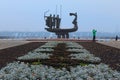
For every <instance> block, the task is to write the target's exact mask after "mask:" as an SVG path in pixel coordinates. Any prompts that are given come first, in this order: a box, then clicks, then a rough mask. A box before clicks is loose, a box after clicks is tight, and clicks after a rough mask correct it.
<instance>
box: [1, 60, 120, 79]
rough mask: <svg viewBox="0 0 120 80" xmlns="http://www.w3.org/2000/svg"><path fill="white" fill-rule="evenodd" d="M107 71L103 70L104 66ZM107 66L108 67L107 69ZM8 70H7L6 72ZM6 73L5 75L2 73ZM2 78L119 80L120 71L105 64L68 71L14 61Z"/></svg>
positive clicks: (79, 67)
mask: <svg viewBox="0 0 120 80" xmlns="http://www.w3.org/2000/svg"><path fill="white" fill-rule="evenodd" d="M101 66H103V68H105V71H103V68H101ZM106 68H107V69H106ZM6 71H7V72H6ZM2 74H4V75H2ZM0 75H2V76H0V79H2V80H7V79H9V80H16V79H17V80H20V79H23V80H36V79H37V78H40V79H42V80H47V79H50V80H55V79H58V80H59V79H63V80H74V79H76V80H87V79H88V80H89V79H93V80H96V79H98V80H107V79H110V80H119V79H120V77H119V75H120V72H117V71H115V70H111V69H110V68H108V66H107V65H105V64H99V65H93V64H90V65H88V66H77V67H71V68H70V71H67V70H66V69H65V68H63V69H61V70H60V69H55V68H53V67H48V66H45V65H31V66H30V64H25V63H24V62H22V63H20V62H13V63H10V64H8V65H7V66H6V67H4V68H2V69H1V70H0Z"/></svg>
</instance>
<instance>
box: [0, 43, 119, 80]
mask: <svg viewBox="0 0 120 80" xmlns="http://www.w3.org/2000/svg"><path fill="white" fill-rule="evenodd" d="M51 46H52V47H51ZM48 50H49V51H50V53H49V52H48ZM76 50H78V51H76ZM42 51H44V52H45V53H43V52H42ZM75 51H76V52H75ZM74 52H75V53H74ZM26 56H27V57H26ZM18 60H19V61H21V62H19V61H16V62H13V63H10V64H8V65H7V66H6V67H4V68H2V69H1V71H0V79H3V80H16V79H17V80H37V79H39V80H108V79H110V80H119V79H120V77H119V75H120V72H117V71H115V70H112V69H111V68H109V66H108V65H106V64H103V63H100V61H101V59H100V58H98V57H95V56H94V55H92V54H90V52H89V51H87V50H86V49H84V48H83V47H82V46H81V45H79V44H77V43H74V42H48V43H46V44H45V45H43V46H41V47H39V48H37V49H35V50H33V51H31V52H29V53H28V54H27V55H25V56H21V57H18ZM22 61H25V63H24V62H22ZM96 63H97V64H96ZM99 63H100V64H99Z"/></svg>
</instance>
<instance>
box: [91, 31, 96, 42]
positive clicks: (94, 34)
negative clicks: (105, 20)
mask: <svg viewBox="0 0 120 80" xmlns="http://www.w3.org/2000/svg"><path fill="white" fill-rule="evenodd" d="M96 32H97V30H95V29H93V30H92V33H93V41H95V39H96Z"/></svg>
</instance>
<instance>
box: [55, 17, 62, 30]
mask: <svg viewBox="0 0 120 80" xmlns="http://www.w3.org/2000/svg"><path fill="white" fill-rule="evenodd" d="M60 22H61V18H59V15H57V17H56V28H58V29H59V28H60Z"/></svg>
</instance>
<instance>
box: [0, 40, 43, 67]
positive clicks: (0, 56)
mask: <svg viewBox="0 0 120 80" xmlns="http://www.w3.org/2000/svg"><path fill="white" fill-rule="evenodd" d="M43 44H44V43H39V42H32V43H28V44H24V45H20V46H15V47H11V48H6V49H2V50H0V69H1V68H2V67H4V66H6V64H7V63H10V62H13V61H15V59H16V58H17V57H19V56H22V55H25V54H26V53H28V52H29V51H32V50H33V49H36V48H38V47H39V46H41V45H43Z"/></svg>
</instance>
